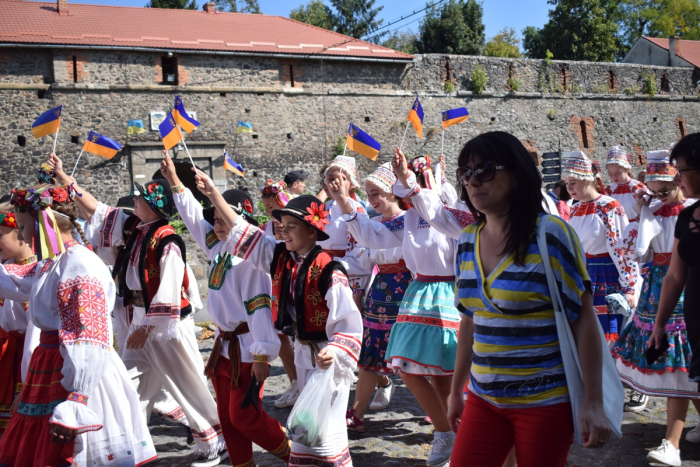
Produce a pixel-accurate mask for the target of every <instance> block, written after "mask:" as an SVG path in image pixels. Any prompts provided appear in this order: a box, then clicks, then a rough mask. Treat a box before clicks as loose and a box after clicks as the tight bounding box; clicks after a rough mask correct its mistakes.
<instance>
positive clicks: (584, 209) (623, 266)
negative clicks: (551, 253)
mask: <svg viewBox="0 0 700 467" xmlns="http://www.w3.org/2000/svg"><path fill="white" fill-rule="evenodd" d="M569 224H570V225H571V227H573V228H574V230H575V231H576V234H577V235H578V236H579V239H580V240H581V246H583V250H584V251H585V252H586V254H587V255H590V256H597V255H602V254H607V255H609V256H610V258H611V259H612V261H613V262H614V263H615V266H616V267H617V270H618V273H619V277H620V286H621V288H622V291H623V292H624V293H626V294H628V293H634V292H635V287H637V286H638V285H639V266H638V265H637V263H636V262H635V261H630V260H628V259H627V257H626V255H625V253H624V245H623V241H622V240H623V237H622V234H623V232H624V230H625V228H626V227H627V224H629V222H628V220H627V216H626V215H625V213H624V208H623V207H622V205H621V204H620V203H618V202H617V201H615V200H614V199H612V198H611V197H609V196H605V195H600V196H598V198H596V199H594V200H591V201H586V202H579V203H577V204H575V205H574V206H573V207H572V208H571V218H570V219H569Z"/></svg>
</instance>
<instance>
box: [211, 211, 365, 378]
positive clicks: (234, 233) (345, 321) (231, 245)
mask: <svg viewBox="0 0 700 467" xmlns="http://www.w3.org/2000/svg"><path fill="white" fill-rule="evenodd" d="M365 218H367V216H366V215H365ZM367 222H369V219H368V220H367ZM276 246H277V242H275V239H274V238H271V237H268V236H266V235H265V234H263V233H262V231H261V230H260V229H258V228H257V227H255V226H253V225H250V224H248V222H246V221H245V220H243V219H241V218H240V217H238V218H236V222H235V223H234V224H233V228H232V229H231V232H230V234H229V238H228V240H227V241H226V243H225V244H224V246H223V249H224V251H227V252H229V253H231V254H232V255H234V256H237V257H240V258H242V259H244V260H246V261H249V262H250V263H251V264H252V265H253V266H254V267H255V268H256V269H258V270H260V271H263V272H267V273H269V271H270V265H271V264H272V257H273V253H274V251H275V247H276ZM292 256H294V254H292ZM301 259H302V258H299V259H298V261H299V260H301ZM291 285H292V290H294V285H293V284H291ZM325 299H326V303H327V304H328V310H329V314H328V316H327V317H322V319H326V335H327V336H328V339H329V341H328V342H324V343H321V344H318V346H319V348H320V349H322V348H324V347H326V346H327V345H328V346H330V347H331V348H332V349H333V352H334V354H335V356H336V357H337V359H336V362H337V363H338V366H337V368H338V371H340V372H341V373H343V374H344V375H346V376H347V377H348V378H349V379H350V380H351V379H352V378H351V376H350V375H351V373H352V372H353V371H354V369H355V367H356V366H357V360H358V359H359V355H360V342H361V339H362V316H361V315H360V311H359V310H358V309H357V306H356V305H355V302H354V301H353V299H352V291H351V289H350V286H349V284H348V279H347V277H346V276H345V275H344V274H341V273H339V272H338V271H335V272H334V273H333V276H332V283H331V286H330V287H329V288H328V292H326V296H325ZM280 313H284V311H283V310H280ZM296 344H298V342H297V343H296ZM294 347H295V349H294V364H295V365H296V366H297V367H298V368H304V369H312V368H314V366H313V365H312V363H311V361H312V360H311V359H312V354H311V349H310V348H309V346H307V345H295V346H294Z"/></svg>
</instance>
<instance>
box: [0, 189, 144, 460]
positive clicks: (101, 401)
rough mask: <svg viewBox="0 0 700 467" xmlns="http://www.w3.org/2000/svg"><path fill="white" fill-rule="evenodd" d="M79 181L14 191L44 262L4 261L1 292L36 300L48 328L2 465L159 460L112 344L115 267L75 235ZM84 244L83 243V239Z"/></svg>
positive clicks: (20, 221) (2, 451)
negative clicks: (75, 184)
mask: <svg viewBox="0 0 700 467" xmlns="http://www.w3.org/2000/svg"><path fill="white" fill-rule="evenodd" d="M74 194H75V193H74V191H73V187H72V186H68V185H66V186H51V187H49V188H43V187H42V188H40V189H39V190H34V189H26V190H14V191H13V198H12V204H13V205H14V206H15V214H16V221H17V226H18V229H19V233H20V235H21V236H22V237H23V239H24V241H25V242H27V243H29V244H32V245H33V248H34V252H35V253H36V254H37V256H38V262H37V263H33V264H27V265H23V266H21V265H17V264H13V265H7V266H0V295H2V296H5V297H8V298H11V299H12V300H16V301H20V302H24V301H27V300H28V301H29V317H30V319H31V321H32V323H33V324H34V325H35V326H36V327H37V328H39V329H40V330H41V336H40V345H39V346H38V347H37V348H36V349H35V350H34V352H33V353H32V357H31V360H30V362H29V369H28V373H27V378H26V382H25V384H24V386H23V388H22V392H21V394H20V395H19V404H18V407H17V412H16V413H15V414H13V416H12V418H11V419H10V423H9V426H8V428H7V431H6V433H5V436H4V437H3V440H2V442H0V465H16V466H20V465H21V466H24V465H42V466H48V465H71V466H86V465H108V464H109V465H118V466H137V465H142V464H145V463H147V462H149V461H151V460H154V459H155V458H156V452H155V447H154V446H153V442H152V441H151V436H150V434H149V432H148V428H147V427H146V422H145V420H144V419H143V418H142V417H141V414H140V411H139V410H138V404H139V401H138V394H137V393H136V391H134V389H133V388H132V386H131V381H130V379H129V377H128V375H127V372H126V368H125V367H124V364H123V363H122V361H121V360H120V359H119V357H118V356H117V354H116V352H114V350H113V349H112V346H111V344H112V329H111V320H110V317H109V314H110V311H111V308H112V304H113V303H114V295H115V286H114V282H113V281H112V278H111V276H110V274H109V270H108V269H107V267H105V265H104V264H103V263H102V261H100V259H99V258H98V257H97V256H95V254H94V253H92V252H91V251H90V250H89V249H88V248H86V247H85V246H82V245H80V244H79V243H78V242H77V241H75V240H74V239H73V237H72V232H73V230H74V229H76V230H78V232H79V233H80V234H81V236H82V231H81V230H80V226H79V225H78V224H77V222H76V220H77V216H78V211H77V208H76V206H75V204H74V203H73V196H74ZM83 241H85V240H84V239H83Z"/></svg>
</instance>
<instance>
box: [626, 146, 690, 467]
mask: <svg viewBox="0 0 700 467" xmlns="http://www.w3.org/2000/svg"><path fill="white" fill-rule="evenodd" d="M676 175H677V172H676V168H675V167H674V166H673V165H672V164H671V163H670V161H669V155H668V152H667V151H652V152H648V153H647V171H646V177H645V179H646V183H647V187H648V189H649V190H650V191H651V193H652V195H651V196H646V195H645V194H644V193H643V192H638V193H637V204H638V206H639V211H640V216H639V220H638V221H637V222H633V223H631V224H630V225H628V226H627V228H626V229H625V232H624V244H625V246H626V250H625V251H626V252H627V254H628V256H629V257H630V259H631V260H633V261H639V262H647V260H649V259H652V258H653V266H652V267H651V269H650V271H649V274H648V275H647V277H646V278H645V279H644V285H643V286H642V294H641V297H640V298H639V305H638V306H637V311H636V313H635V314H634V318H633V320H632V321H631V322H630V323H629V324H628V325H627V326H626V327H625V329H624V330H623V331H622V332H621V333H620V337H619V338H618V339H617V341H616V342H615V345H614V346H613V348H612V354H613V356H614V357H615V359H616V364H617V370H618V372H619V373H620V378H621V379H622V381H623V382H625V383H626V384H628V385H629V386H630V387H632V388H633V389H634V390H635V391H637V392H639V393H641V394H643V395H644V396H643V397H642V398H637V399H636V400H633V404H632V406H631V407H630V404H627V406H626V409H627V410H629V411H634V412H638V411H641V410H643V409H644V407H645V406H646V403H647V400H648V396H656V397H667V398H668V399H667V401H668V402H667V409H668V410H667V411H666V419H667V426H666V436H665V437H664V440H663V441H662V444H661V446H660V447H659V448H657V449H655V450H654V451H651V452H650V453H649V455H648V456H647V458H648V459H649V460H650V461H652V462H664V463H666V464H669V465H681V459H680V451H679V450H678V443H679V442H680V438H681V434H682V431H683V425H684V422H685V416H686V413H687V411H688V401H689V400H690V399H693V402H696V401H697V399H698V398H700V393H699V392H698V386H697V384H696V383H692V382H691V381H690V380H689V379H688V370H689V368H690V359H691V355H692V349H691V348H690V344H689V343H688V335H687V331H686V325H685V320H684V318H683V295H681V297H680V299H679V300H678V304H677V305H676V307H675V309H674V310H673V314H672V315H671V318H670V320H669V322H668V324H667V325H666V337H667V338H668V341H669V343H670V347H669V349H668V352H667V353H666V354H664V355H663V356H661V357H660V358H659V359H657V360H656V361H655V362H653V363H652V364H651V365H649V364H648V363H647V361H646V357H645V352H646V349H647V347H648V340H649V337H650V336H651V334H652V331H653V329H654V323H655V321H656V312H657V307H658V303H659V297H660V296H661V284H662V283H663V280H664V277H665V276H666V274H667V273H668V270H669V265H670V263H671V255H672V251H673V245H674V241H675V239H674V231H675V226H676V221H677V220H678V215H679V214H680V212H681V211H682V210H683V209H685V208H686V207H688V206H690V205H692V204H693V203H694V202H695V200H692V199H691V200H685V199H684V198H683V194H682V193H681V190H680V189H679V188H678V186H677V185H676V184H675V183H674V178H675V177H676ZM652 199H656V200H658V201H660V202H655V203H651V204H650V201H651V200H652ZM669 460H670V462H669Z"/></svg>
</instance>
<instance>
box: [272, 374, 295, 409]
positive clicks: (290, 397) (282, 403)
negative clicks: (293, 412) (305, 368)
mask: <svg viewBox="0 0 700 467" xmlns="http://www.w3.org/2000/svg"><path fill="white" fill-rule="evenodd" d="M297 399H299V384H298V383H297V380H294V381H292V384H290V385H289V387H288V388H287V390H286V391H284V393H282V395H281V396H279V398H277V400H276V401H275V407H277V408H278V409H283V408H285V407H291V406H293V405H294V404H295V403H296V401H297Z"/></svg>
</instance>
